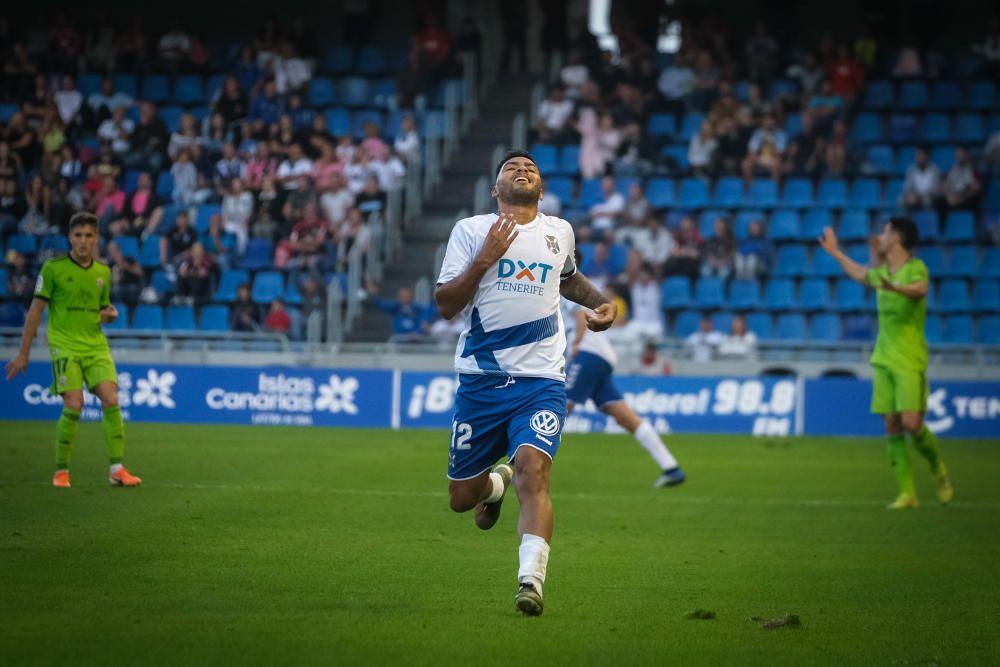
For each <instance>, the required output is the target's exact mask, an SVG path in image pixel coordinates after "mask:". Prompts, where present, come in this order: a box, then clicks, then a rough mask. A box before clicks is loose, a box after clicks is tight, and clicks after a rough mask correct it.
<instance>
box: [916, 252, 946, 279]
mask: <svg viewBox="0 0 1000 667" xmlns="http://www.w3.org/2000/svg"><path fill="white" fill-rule="evenodd" d="M917 257H919V258H920V259H921V260H922V261H923V263H924V264H925V265H926V266H927V272H928V273H930V274H931V276H932V277H935V276H941V275H943V274H944V250H942V249H941V248H940V247H938V246H921V247H918V248H917Z"/></svg>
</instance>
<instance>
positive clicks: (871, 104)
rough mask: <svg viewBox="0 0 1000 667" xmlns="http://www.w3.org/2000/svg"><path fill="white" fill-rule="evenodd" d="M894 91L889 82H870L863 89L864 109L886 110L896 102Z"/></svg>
mask: <svg viewBox="0 0 1000 667" xmlns="http://www.w3.org/2000/svg"><path fill="white" fill-rule="evenodd" d="M895 98H896V91H895V89H894V88H893V85H892V82H891V81H884V80H883V81H872V82H871V83H870V84H868V87H867V88H866V89H865V99H864V107H865V108H866V109H878V110H882V109H888V108H889V107H891V106H893V105H894V104H895V101H896V99H895Z"/></svg>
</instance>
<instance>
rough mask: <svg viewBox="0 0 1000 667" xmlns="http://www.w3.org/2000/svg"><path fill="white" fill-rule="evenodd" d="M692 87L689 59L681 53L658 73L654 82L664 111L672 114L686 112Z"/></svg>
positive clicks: (692, 74)
mask: <svg viewBox="0 0 1000 667" xmlns="http://www.w3.org/2000/svg"><path fill="white" fill-rule="evenodd" d="M693 85H694V70H693V69H692V68H691V59H690V58H689V57H688V56H687V54H685V53H683V52H681V53H678V54H676V55H675V56H674V60H673V62H672V63H670V65H668V66H667V67H666V68H665V69H664V70H663V72H662V73H660V78H659V79H658V80H657V82H656V88H657V90H659V91H660V95H662V96H663V103H664V106H665V107H666V110H667V111H669V112H670V113H673V114H681V113H684V112H685V111H686V110H687V104H686V103H687V98H688V95H689V94H690V93H691V88H692V86H693Z"/></svg>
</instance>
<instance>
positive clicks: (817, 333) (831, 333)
mask: <svg viewBox="0 0 1000 667" xmlns="http://www.w3.org/2000/svg"><path fill="white" fill-rule="evenodd" d="M809 338H811V339H812V340H818V341H824V342H833V341H838V340H840V317H838V316H837V315H832V314H830V313H821V314H819V315H813V317H812V320H810V322H809Z"/></svg>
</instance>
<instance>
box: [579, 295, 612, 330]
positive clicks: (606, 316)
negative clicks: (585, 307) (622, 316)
mask: <svg viewBox="0 0 1000 667" xmlns="http://www.w3.org/2000/svg"><path fill="white" fill-rule="evenodd" d="M616 317H618V306H616V305H615V304H614V303H611V302H608V303H602V304H601V305H599V306H598V307H597V308H594V314H593V315H587V328H588V329H590V330H591V331H604V330H605V329H609V328H611V325H612V324H614V323H615V318H616Z"/></svg>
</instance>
